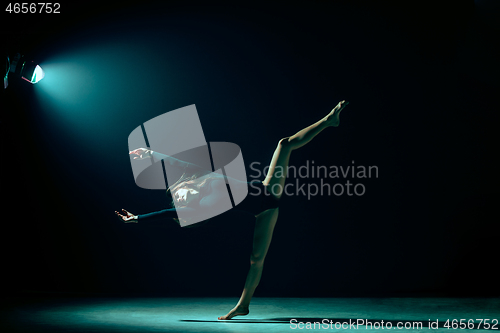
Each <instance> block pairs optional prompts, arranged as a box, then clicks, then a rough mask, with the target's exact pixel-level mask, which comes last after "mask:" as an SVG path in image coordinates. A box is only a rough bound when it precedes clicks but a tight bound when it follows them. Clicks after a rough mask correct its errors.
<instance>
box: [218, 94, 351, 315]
mask: <svg viewBox="0 0 500 333" xmlns="http://www.w3.org/2000/svg"><path fill="white" fill-rule="evenodd" d="M347 104H348V102H347V103H345V101H342V102H340V103H339V104H338V105H337V106H336V107H335V108H334V109H333V110H332V111H331V112H330V113H329V114H328V115H326V116H325V117H324V118H322V119H321V120H319V121H317V122H316V123H314V124H312V125H311V126H308V127H306V128H304V129H302V130H300V131H299V132H297V133H296V134H295V135H293V136H291V137H288V138H284V139H281V140H280V141H279V143H278V147H277V148H276V150H275V151H274V154H273V158H272V160H271V164H270V167H269V171H268V173H267V176H266V179H265V180H264V182H263V183H264V185H267V186H271V187H270V189H271V191H270V192H272V193H273V194H274V195H275V196H277V197H281V195H282V192H283V191H282V189H283V186H284V185H285V180H286V169H287V168H288V161H289V160H290V154H291V152H292V150H294V149H297V148H300V147H302V146H304V145H305V144H307V143H308V142H309V141H311V140H312V139H313V138H314V137H315V136H316V135H318V134H319V133H320V132H321V131H322V130H323V129H325V128H326V127H329V126H338V125H339V114H340V111H342V109H343V108H344V107H345V106H346V105H347ZM276 168H282V170H280V171H282V172H278V173H277V174H278V175H280V177H278V176H277V175H275V172H274V171H275V170H276ZM273 187H279V189H280V190H279V191H275V190H274V188H273ZM278 213H279V208H273V209H268V210H266V211H264V212H262V213H260V214H259V215H257V217H256V221H255V230H254V236H253V249H252V254H251V256H250V270H249V272H248V275H247V279H246V282H245V287H244V288H243V293H242V294H241V297H240V300H239V301H238V304H236V306H235V307H234V308H233V309H232V310H231V311H229V313H228V314H226V315H225V316H221V317H219V319H221V320H225V319H231V318H233V317H234V316H238V315H240V316H241V315H247V314H248V313H249V309H248V307H249V305H250V300H251V299H252V296H253V293H254V291H255V289H256V288H257V285H258V284H259V282H260V278H261V276H262V270H263V268H264V259H265V258H266V255H267V251H268V249H269V245H270V244H271V239H272V236H273V231H274V226H275V225H276V221H277V220H278Z"/></svg>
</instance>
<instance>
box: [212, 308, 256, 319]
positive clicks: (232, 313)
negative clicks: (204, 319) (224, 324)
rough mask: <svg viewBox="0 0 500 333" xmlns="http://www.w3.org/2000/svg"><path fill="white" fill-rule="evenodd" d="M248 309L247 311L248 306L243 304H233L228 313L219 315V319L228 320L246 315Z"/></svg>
mask: <svg viewBox="0 0 500 333" xmlns="http://www.w3.org/2000/svg"><path fill="white" fill-rule="evenodd" d="M249 312H250V311H248V307H243V306H235V307H234V308H233V309H232V310H231V311H229V313H228V314H227V315H225V316H220V317H219V318H218V319H219V320H229V319H231V318H233V317H236V316H246V315H247V314H248V313H249Z"/></svg>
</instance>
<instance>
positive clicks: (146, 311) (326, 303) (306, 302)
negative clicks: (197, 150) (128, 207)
mask: <svg viewBox="0 0 500 333" xmlns="http://www.w3.org/2000/svg"><path fill="white" fill-rule="evenodd" d="M236 301H237V299H235V298H234V299H233V298H231V299H229V298H151V297H149V298H123V297H121V298H104V297H71V298H70V297H50V298H49V297H37V298H3V301H2V307H1V312H0V314H1V317H0V319H1V324H0V332H2V333H9V332H30V333H37V332H52V333H56V332H266V333H271V332H292V331H305V330H313V329H316V330H318V331H345V330H366V329H373V330H382V329H383V330H385V331H387V330H391V331H393V330H394V331H408V330H411V331H414V332H415V331H417V332H418V331H430V330H431V329H429V324H431V326H432V331H434V332H450V331H458V330H462V331H463V330H464V329H467V330H475V331H479V330H481V331H483V330H484V331H493V332H495V331H497V332H498V331H499V329H500V324H499V323H498V321H499V320H500V299H499V298H254V300H253V302H252V304H251V307H250V314H249V315H248V316H245V317H235V318H234V319H232V320H229V321H219V320H217V317H218V316H221V315H224V314H226V313H227V312H228V310H230V309H231V308H232V307H233V306H234V305H235V302H236ZM448 319H449V322H448V323H449V326H450V327H447V326H446V322H447V320H448ZM453 319H456V321H455V324H454V325H455V326H456V327H455V328H454V327H453V326H452V325H453V323H454V322H453ZM461 319H463V320H462V323H464V324H462V325H461V326H460V320H461ZM470 319H472V320H473V321H470ZM486 319H488V321H486ZM481 320H482V321H481ZM315 322H316V324H314V323H315ZM481 322H482V324H481V326H480V323H481ZM485 323H489V324H490V326H489V329H486V327H487V325H485ZM495 323H496V325H495ZM464 325H465V328H464ZM473 326H474V327H473ZM398 327H399V328H398Z"/></svg>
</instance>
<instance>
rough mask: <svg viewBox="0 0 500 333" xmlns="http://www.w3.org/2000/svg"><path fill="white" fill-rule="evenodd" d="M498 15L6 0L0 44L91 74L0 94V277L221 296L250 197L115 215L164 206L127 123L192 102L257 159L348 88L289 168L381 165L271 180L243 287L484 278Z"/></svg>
mask: <svg viewBox="0 0 500 333" xmlns="http://www.w3.org/2000/svg"><path fill="white" fill-rule="evenodd" d="M2 10H3V8H2ZM498 14H499V11H498V5H496V4H495V3H494V1H493V0H489V1H479V0H478V1H475V2H474V1H462V2H461V1H451V2H434V3H432V4H428V3H425V2H421V1H418V2H417V1H415V2H411V1H398V2H392V3H390V2H384V4H383V5H381V4H375V2H371V1H370V2H352V1H349V2H343V1H332V2H304V3H302V4H294V5H291V4H290V5H286V6H285V5H269V4H267V5H248V6H243V5H236V4H234V3H232V4H210V5H208V4H206V5H198V4H195V3H191V4H189V5H186V4H181V3H175V2H168V4H163V5H159V4H155V3H152V2H141V3H140V4H129V3H124V4H122V6H121V7H117V5H112V6H111V5H104V4H102V5H101V6H100V7H96V6H95V4H93V5H87V4H84V3H79V4H71V5H69V4H63V5H62V6H61V14H57V15H55V14H51V15H42V14H40V15H38V14H8V13H6V12H2V14H1V21H2V35H1V36H2V41H3V45H2V47H4V48H5V50H6V52H9V54H11V55H12V54H14V53H16V52H22V53H24V54H26V55H28V56H30V57H33V58H35V59H37V60H38V61H39V63H40V64H41V65H42V67H43V64H44V62H50V61H51V58H54V57H63V56H61V55H65V54H72V55H73V56H75V58H74V59H79V60H80V63H79V64H80V65H81V67H79V68H80V69H81V68H83V69H85V70H86V72H85V73H87V74H86V75H88V76H84V77H78V75H76V74H75V77H74V78H73V79H72V80H69V81H67V82H70V84H66V83H65V87H64V88H65V89H72V87H73V86H72V85H74V89H73V90H72V91H70V92H72V93H74V94H75V96H77V97H72V99H71V101H68V100H66V101H57V100H56V98H55V97H51V98H52V99H50V98H49V97H46V96H45V95H44V92H43V91H41V89H42V88H41V87H43V86H42V84H44V83H45V81H46V82H49V81H48V80H49V76H50V71H49V70H48V69H47V71H46V78H45V79H44V80H42V81H41V82H39V83H38V84H37V85H30V84H28V83H26V82H24V81H20V80H19V81H16V80H14V78H11V79H10V86H9V87H8V88H7V89H6V90H5V91H3V92H2V103H1V105H0V108H1V110H2V111H1V115H2V124H1V126H2V156H1V159H2V182H1V188H2V194H3V200H2V201H3V203H2V218H1V221H2V231H1V235H2V241H1V244H2V248H1V250H2V258H3V260H2V261H3V262H2V271H3V275H4V277H5V276H6V277H7V281H8V282H7V283H3V284H2V289H3V290H2V291H3V293H4V294H19V293H54V292H57V293H97V294H105V293H107V294H109V293H113V294H124V295H132V294H147V295H158V296H234V297H238V296H239V295H240V292H241V290H242V288H243V284H244V280H245V277H246V273H247V269H248V265H249V254H250V250H251V237H252V223H253V221H252V220H251V219H250V218H248V217H247V216H246V215H244V214H240V213H237V212H228V213H225V214H224V215H221V216H219V217H217V218H216V219H214V220H213V221H211V222H210V223H208V224H206V225H204V226H202V227H199V228H193V229H184V228H179V227H177V226H176V225H175V223H174V222H172V221H166V222H165V223H150V224H144V225H135V224H134V225H131V224H123V223H121V222H120V221H119V220H118V219H117V218H116V216H115V215H114V213H113V212H114V211H115V210H119V209H121V208H125V209H127V210H129V211H131V212H133V213H136V214H141V213H146V212H151V211H155V210H160V209H163V208H165V207H166V205H167V203H166V201H165V194H164V193H163V192H162V191H151V190H144V189H141V188H139V187H137V186H136V185H135V183H134V179H133V176H132V172H131V167H130V162H129V157H128V146H127V138H128V135H129V134H130V132H131V131H132V130H133V129H135V128H136V127H137V126H139V125H140V124H141V123H143V122H145V121H147V120H149V119H151V118H153V117H155V116H157V115H160V114H163V113H165V112H167V111H170V110H174V109H177V108H180V107H183V106H187V105H190V104H196V107H197V109H198V113H199V115H200V120H201V123H202V125H203V129H204V132H205V137H206V139H207V141H229V142H234V143H236V144H238V145H239V146H240V147H241V149H242V152H243V156H244V159H245V162H246V163H247V165H249V164H250V163H251V162H252V161H259V162H260V163H262V164H261V165H262V166H264V165H267V163H268V162H269V160H270V158H271V156H272V153H273V150H274V148H275V146H276V143H277V141H278V140H279V139H280V138H282V137H285V136H289V135H292V134H294V133H295V132H296V131H298V130H299V129H301V128H303V127H305V126H307V125H309V124H311V123H313V122H315V121H316V120H318V119H320V118H321V117H323V116H324V115H325V114H326V113H327V112H329V111H330V110H331V109H332V108H333V107H334V106H335V105H336V104H337V103H338V102H339V101H340V100H343V99H345V100H348V101H350V104H349V106H348V107H347V108H346V109H345V110H344V111H343V112H342V117H341V125H340V127H338V128H336V129H328V130H327V131H325V132H323V133H321V134H320V136H319V137H317V138H316V139H315V140H314V141H313V142H311V144H310V145H308V146H307V147H305V148H303V149H301V150H299V151H296V152H294V153H293V156H292V160H291V164H292V165H296V166H301V165H304V164H305V163H306V161H308V160H309V161H312V160H314V162H315V165H326V166H330V165H336V166H348V165H351V164H352V161H355V164H356V165H364V166H371V165H375V166H377V167H378V169H379V175H378V178H372V179H364V180H359V179H357V180H356V179H351V182H354V183H357V182H362V183H363V184H364V185H365V187H366V193H365V194H364V195H363V196H347V195H343V196H333V195H330V196H316V197H313V198H311V200H307V198H306V197H304V196H293V197H287V198H286V199H285V200H284V201H283V204H282V206H281V209H280V217H279V220H278V224H277V226H276V229H275V234H274V238H273V242H272V244H271V248H270V251H269V254H268V256H267V258H266V264H265V269H264V273H263V277H262V281H261V283H260V286H259V288H258V289H257V291H256V294H255V295H256V296H289V297H298V296H308V297H323V296H325V297H335V296H367V295H382V296H388V295H416V296H426V295H439V296H442V295H445V296H498V295H500V292H499V291H500V289H499V287H498V283H497V279H495V275H494V272H495V269H496V267H497V266H498V242H497V239H498V233H497V230H498V215H497V206H498V204H497V203H498V200H499V199H500V193H499V190H498V185H499V182H498V170H499V168H498V162H497V159H496V158H495V157H496V156H495V155H497V154H498V147H497V145H498V142H499V141H498V119H499V117H498V111H499V107H498V106H499V102H498V99H497V94H498V91H499V90H498V88H499V85H498V77H499V74H500V66H499V65H498V59H500V54H499V52H498V51H496V49H495V47H496V46H497V44H498V41H499V40H500V39H499V37H500V25H499V24H498V22H499V20H498ZM96 45H97V46H96ZM114 45H119V46H117V48H116V49H115V48H114V47H115V46H114ZM100 50H106V52H104V51H100ZM79 54H80V55H79ZM78 57H79V58H78ZM101 58H102V62H99V59H101ZM82 59H83V60H82ZM86 59H93V60H92V61H95V59H97V60H98V61H97V63H94V65H92V61H91V60H89V62H88V63H86V62H85V61H86ZM68 61H76V62H78V60H72V59H68ZM48 68H50V67H48ZM67 75H68V76H71V75H72V72H71V71H67ZM88 77H91V78H92V80H91V81H89V80H88ZM65 82H66V81H65ZM61 89H62V88H61ZM79 89H80V90H79ZM85 89H86V90H85ZM75 91H76V93H75ZM79 91H81V93H79ZM83 94H85V96H84V95H83ZM78 96H79V97H78ZM72 101H75V102H74V103H72ZM52 110H53V111H54V112H52ZM56 110H57V112H56ZM65 112H67V113H65ZM249 172H250V171H249ZM291 181H294V180H291ZM329 181H330V182H335V181H336V180H329ZM340 181H345V180H340ZM300 182H301V184H302V183H305V184H307V183H309V182H311V183H319V179H309V180H308V179H305V180H304V179H301V180H300Z"/></svg>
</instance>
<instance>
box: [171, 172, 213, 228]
mask: <svg viewBox="0 0 500 333" xmlns="http://www.w3.org/2000/svg"><path fill="white" fill-rule="evenodd" d="M213 178H214V177H206V176H205V177H202V175H200V174H194V175H190V176H186V174H184V175H182V176H181V178H180V179H179V180H178V181H177V182H175V183H174V184H173V185H172V186H170V187H169V188H168V189H167V192H170V196H171V198H172V203H171V207H172V208H178V207H185V206H189V207H193V208H196V206H197V205H198V203H199V202H200V200H201V199H202V196H203V188H204V187H205V186H207V185H208V184H209V183H210V180H212V179H213ZM174 220H175V221H176V222H177V223H179V219H174ZM184 222H185V223H186V222H187V221H184Z"/></svg>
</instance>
